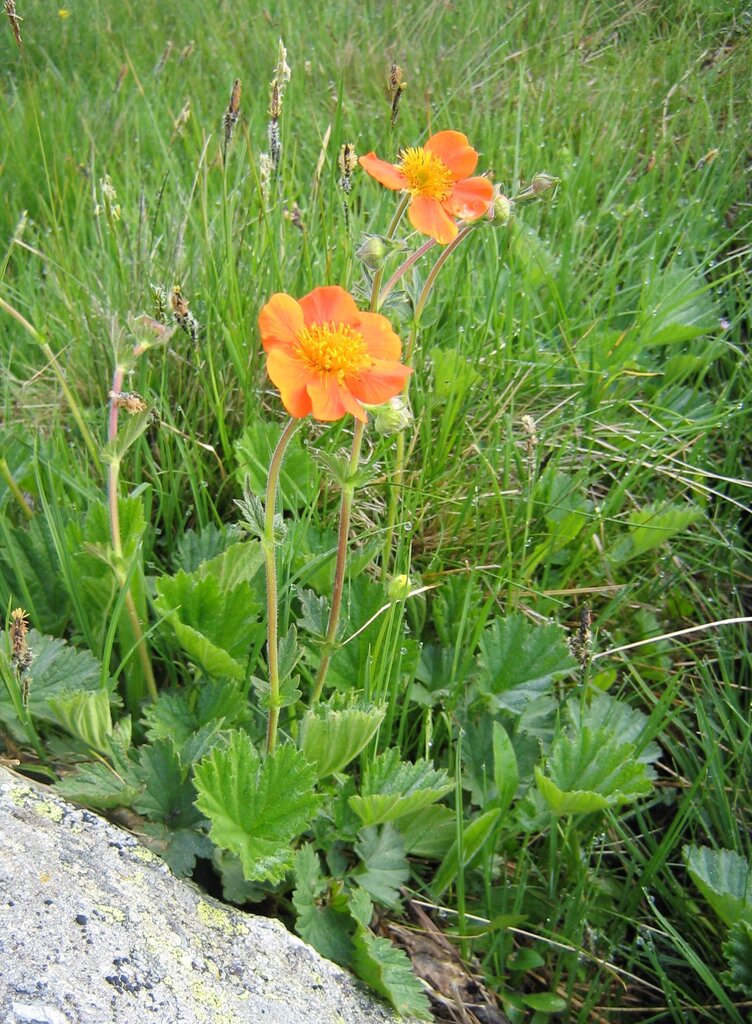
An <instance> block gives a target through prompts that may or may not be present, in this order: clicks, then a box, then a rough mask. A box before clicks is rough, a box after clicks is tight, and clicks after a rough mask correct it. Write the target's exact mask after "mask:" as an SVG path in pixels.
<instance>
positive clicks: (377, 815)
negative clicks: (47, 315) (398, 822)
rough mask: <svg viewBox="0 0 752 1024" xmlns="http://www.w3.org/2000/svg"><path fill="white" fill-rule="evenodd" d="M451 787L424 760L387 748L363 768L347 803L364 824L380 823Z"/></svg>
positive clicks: (415, 808) (431, 800)
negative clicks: (410, 760)
mask: <svg viewBox="0 0 752 1024" xmlns="http://www.w3.org/2000/svg"><path fill="white" fill-rule="evenodd" d="M452 788H453V783H452V782H450V781H448V780H447V775H446V772H444V771H436V770H435V769H434V768H433V767H432V766H431V764H430V763H429V762H428V761H424V760H420V761H416V763H415V764H408V763H407V762H406V761H400V758H399V751H398V750H396V749H392V750H387V751H385V752H384V753H383V754H381V755H379V757H377V758H375V760H373V761H372V762H371V763H370V764H369V765H368V766H367V768H366V770H365V773H364V778H363V785H362V787H361V794H360V796H351V797H350V798H349V801H348V803H349V804H350V807H351V808H352V809H353V810H354V811H355V813H356V814H357V815H358V817H359V818H360V820H361V821H362V822H363V824H364V825H383V824H385V823H386V822H387V821H394V820H395V819H397V818H400V817H402V816H403V815H405V814H414V813H415V812H416V811H418V810H420V809H421V808H422V807H427V806H428V805H429V804H433V803H435V802H436V801H437V800H440V799H441V797H442V796H444V795H445V794H446V793H448V792H449V791H450V790H451V789H452Z"/></svg>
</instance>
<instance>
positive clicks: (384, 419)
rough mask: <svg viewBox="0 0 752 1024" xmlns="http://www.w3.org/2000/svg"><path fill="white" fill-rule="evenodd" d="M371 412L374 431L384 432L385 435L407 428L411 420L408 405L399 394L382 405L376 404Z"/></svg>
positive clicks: (411, 416)
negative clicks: (373, 417) (373, 420)
mask: <svg viewBox="0 0 752 1024" xmlns="http://www.w3.org/2000/svg"><path fill="white" fill-rule="evenodd" d="M373 412H374V416H375V422H374V426H375V428H376V432H377V433H378V434H384V435H385V436H386V437H388V436H389V435H390V434H399V433H400V432H401V431H402V430H407V428H408V427H409V426H410V424H411V423H412V422H413V414H412V412H411V411H410V406H409V405H408V404H407V402H406V401H405V399H404V398H403V397H402V396H401V395H397V396H396V397H395V398H390V399H389V401H388V402H384V404H383V405H377V406H376V407H375V408H374V410H373Z"/></svg>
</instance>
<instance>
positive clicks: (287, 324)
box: [259, 292, 305, 352]
mask: <svg viewBox="0 0 752 1024" xmlns="http://www.w3.org/2000/svg"><path fill="white" fill-rule="evenodd" d="M304 326H305V325H304V322H303V311H302V309H301V308H300V306H299V305H298V303H297V302H296V301H295V299H293V298H292V296H290V295H285V293H284V292H277V293H276V295H272V297H271V298H270V299H269V301H268V302H267V304H266V305H265V306H264V307H263V309H262V310H261V312H260V313H259V330H260V331H261V341H262V343H263V345H264V349H265V351H267V352H268V351H269V349H270V348H273V347H274V346H275V345H290V344H292V342H293V341H295V337H296V335H297V334H298V332H299V331H302V330H303V327H304Z"/></svg>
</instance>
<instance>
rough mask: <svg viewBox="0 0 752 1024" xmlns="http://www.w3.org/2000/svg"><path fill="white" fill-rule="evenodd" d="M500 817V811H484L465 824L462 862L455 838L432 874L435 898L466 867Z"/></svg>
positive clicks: (432, 889) (437, 897) (432, 888)
mask: <svg viewBox="0 0 752 1024" xmlns="http://www.w3.org/2000/svg"><path fill="white" fill-rule="evenodd" d="M500 818H501V811H499V810H492V811H486V812H485V814H481V815H480V816H479V817H477V818H476V819H475V820H474V821H471V822H470V824H469V825H466V826H465V828H464V829H463V832H462V863H460V847H459V843H458V842H457V839H455V840H454V842H453V843H452V845H451V847H450V848H449V850H448V852H447V854H446V856H445V857H444V859H443V861H442V862H441V864H440V865H439V870H438V871H437V872H436V874H435V876H434V880H433V885H432V887H431V891H432V893H433V895H434V897H435V898H436V899H439V897H440V896H441V895H442V894H443V893H444V892H445V891H446V889H448V888H449V886H450V885H451V884H452V882H453V881H454V879H455V878H456V877H457V875H458V874H459V872H460V870H461V869H464V868H466V867H467V866H468V865H469V864H470V863H471V862H472V860H473V858H474V857H476V856H477V854H478V852H479V851H480V850H481V849H482V848H483V845H484V844H485V842H486V841H487V839H488V837H489V836H490V835H491V833H492V832H493V830H494V829H495V828H496V826H497V824H498V822H499V819H500Z"/></svg>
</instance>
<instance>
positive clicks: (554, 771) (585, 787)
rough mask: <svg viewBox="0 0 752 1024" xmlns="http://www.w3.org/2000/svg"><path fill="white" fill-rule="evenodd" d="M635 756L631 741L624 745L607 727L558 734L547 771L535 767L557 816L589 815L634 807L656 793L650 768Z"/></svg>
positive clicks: (541, 787)
mask: <svg viewBox="0 0 752 1024" xmlns="http://www.w3.org/2000/svg"><path fill="white" fill-rule="evenodd" d="M634 753H635V748H634V745H633V744H632V743H620V742H619V739H618V737H617V736H615V735H614V733H613V732H611V731H610V730H608V729H588V728H586V727H583V728H582V729H579V730H578V731H577V732H575V733H574V734H567V733H560V734H559V735H558V736H557V737H556V739H555V740H554V744H553V747H552V748H551V753H550V754H549V756H548V759H547V761H546V772H545V773H544V772H543V771H542V770H541V769H540V768H539V767H538V766H536V768H535V781H536V784H537V786H538V790H539V791H540V793H541V794H542V795H543V797H544V798H545V800H546V802H547V804H548V806H549V807H550V809H551V811H552V812H553V813H554V814H556V815H563V814H589V813H590V812H592V811H597V810H602V809H603V808H605V807H613V806H617V805H618V804H622V803H630V802H633V801H634V800H637V799H638V798H639V797H641V796H646V795H647V794H648V793H649V792H650V791H651V789H652V781H651V777H650V775H649V773H648V767H647V765H645V764H644V763H642V762H640V761H637V760H636V759H635V757H634Z"/></svg>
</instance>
